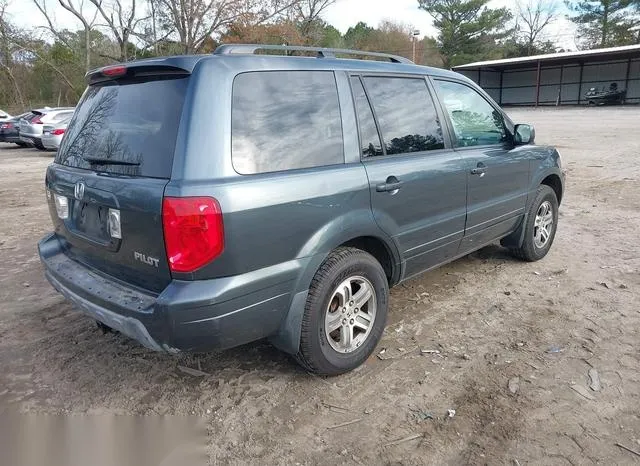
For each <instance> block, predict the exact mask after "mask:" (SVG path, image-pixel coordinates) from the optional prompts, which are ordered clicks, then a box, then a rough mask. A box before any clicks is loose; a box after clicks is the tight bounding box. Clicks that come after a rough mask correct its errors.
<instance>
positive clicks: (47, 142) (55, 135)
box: [42, 116, 71, 150]
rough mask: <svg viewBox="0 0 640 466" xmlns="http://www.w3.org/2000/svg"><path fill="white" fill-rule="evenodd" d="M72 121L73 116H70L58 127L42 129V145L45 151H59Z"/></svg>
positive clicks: (57, 125) (47, 126)
mask: <svg viewBox="0 0 640 466" xmlns="http://www.w3.org/2000/svg"><path fill="white" fill-rule="evenodd" d="M70 120H71V116H68V117H67V118H65V119H64V120H62V121H61V122H59V123H58V124H56V125H45V126H44V127H43V128H42V145H43V146H44V148H45V149H50V150H58V148H59V147H60V143H61V142H62V136H64V132H65V131H66V129H67V126H68V125H69V121H70Z"/></svg>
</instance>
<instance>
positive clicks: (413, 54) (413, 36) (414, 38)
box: [411, 29, 420, 63]
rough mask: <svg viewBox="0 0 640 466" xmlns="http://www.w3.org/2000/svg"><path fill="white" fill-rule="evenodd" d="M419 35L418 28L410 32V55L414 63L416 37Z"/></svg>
mask: <svg viewBox="0 0 640 466" xmlns="http://www.w3.org/2000/svg"><path fill="white" fill-rule="evenodd" d="M419 35H420V30H419V29H414V30H413V32H412V33H411V42H412V45H413V53H412V55H411V61H412V62H414V63H415V62H416V40H417V39H418V36H419Z"/></svg>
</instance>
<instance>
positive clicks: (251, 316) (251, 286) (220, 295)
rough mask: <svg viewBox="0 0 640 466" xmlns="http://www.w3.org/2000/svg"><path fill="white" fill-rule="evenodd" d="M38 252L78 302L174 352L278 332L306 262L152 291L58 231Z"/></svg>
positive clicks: (53, 278)
mask: <svg viewBox="0 0 640 466" xmlns="http://www.w3.org/2000/svg"><path fill="white" fill-rule="evenodd" d="M38 251H39V254H40V259H41V261H42V264H43V265H44V269H45V275H46V277H47V279H48V280H49V282H50V283H51V284H52V285H53V287H54V288H55V289H56V290H58V291H59V292H60V293H61V294H62V295H64V296H65V297H66V298H67V299H68V300H69V301H71V302H72V303H74V304H75V305H76V307H77V308H78V309H80V310H81V311H82V312H84V313H85V314H87V315H89V316H91V317H92V318H94V319H96V320H98V321H100V322H102V323H104V324H106V325H108V326H109V327H111V328H114V329H116V330H118V331H120V332H121V333H123V334H125V335H127V336H129V337H131V338H134V339H135V340H137V341H138V342H140V343H141V344H142V345H144V346H146V347H147V348H150V349H153V350H156V351H167V352H170V353H177V352H180V351H208V350H212V349H224V348H230V347H233V346H238V345H241V344H244V343H248V342H251V341H255V340H259V339H261V338H265V337H268V336H270V335H273V334H275V333H276V332H277V331H278V329H279V327H280V324H281V322H282V320H283V318H284V317H285V315H286V313H287V311H288V310H289V304H290V302H291V297H292V293H293V288H294V284H295V282H296V278H297V277H298V275H299V273H300V270H301V268H302V267H303V266H304V265H305V264H303V263H302V262H300V261H298V260H295V261H291V262H288V263H285V264H279V265H277V266H274V267H269V268H268V269H261V270H258V271H253V272H249V273H247V274H243V275H236V276H233V277H224V278H218V279H211V280H196V281H181V280H173V281H171V282H170V283H169V285H168V286H167V287H166V288H165V289H164V290H163V291H162V292H161V293H160V294H159V295H153V294H148V293H145V292H143V291H140V290H139V289H137V288H134V287H131V286H128V285H127V284H125V283H122V282H120V281H118V280H116V279H114V278H112V277H110V276H106V275H103V274H101V273H99V272H97V271H95V270H93V269H91V268H89V267H87V266H85V265H83V264H81V263H79V262H76V261H74V260H72V259H70V258H69V257H67V256H66V255H65V254H64V252H63V248H62V246H61V243H60V241H59V240H58V238H57V237H56V236H55V235H54V234H51V235H48V236H46V237H45V238H43V239H42V240H41V241H40V243H39V244H38Z"/></svg>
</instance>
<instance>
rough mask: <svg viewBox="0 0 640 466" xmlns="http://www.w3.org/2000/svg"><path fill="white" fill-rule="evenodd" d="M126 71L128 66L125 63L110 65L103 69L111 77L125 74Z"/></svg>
mask: <svg viewBox="0 0 640 466" xmlns="http://www.w3.org/2000/svg"><path fill="white" fill-rule="evenodd" d="M126 73H127V67H126V66H124V65H115V66H109V67H107V68H103V69H102V74H103V75H104V76H109V77H116V76H124V75H125V74H126Z"/></svg>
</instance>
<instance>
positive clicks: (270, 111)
mask: <svg viewBox="0 0 640 466" xmlns="http://www.w3.org/2000/svg"><path fill="white" fill-rule="evenodd" d="M231 134H232V137H231V139H232V159H233V166H234V168H235V170H236V171H237V172H238V173H242V174H253V173H266V172H274V171H280V170H293V169H296V168H308V167H317V166H322V165H333V164H339V163H343V162H344V153H343V142H342V121H341V119H340V107H339V104H338V89H337V86H336V81H335V77H334V75H333V72H331V71H265V72H251V73H243V74H240V75H238V76H237V77H236V78H235V80H234V82H233V104H232V126H231Z"/></svg>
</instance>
